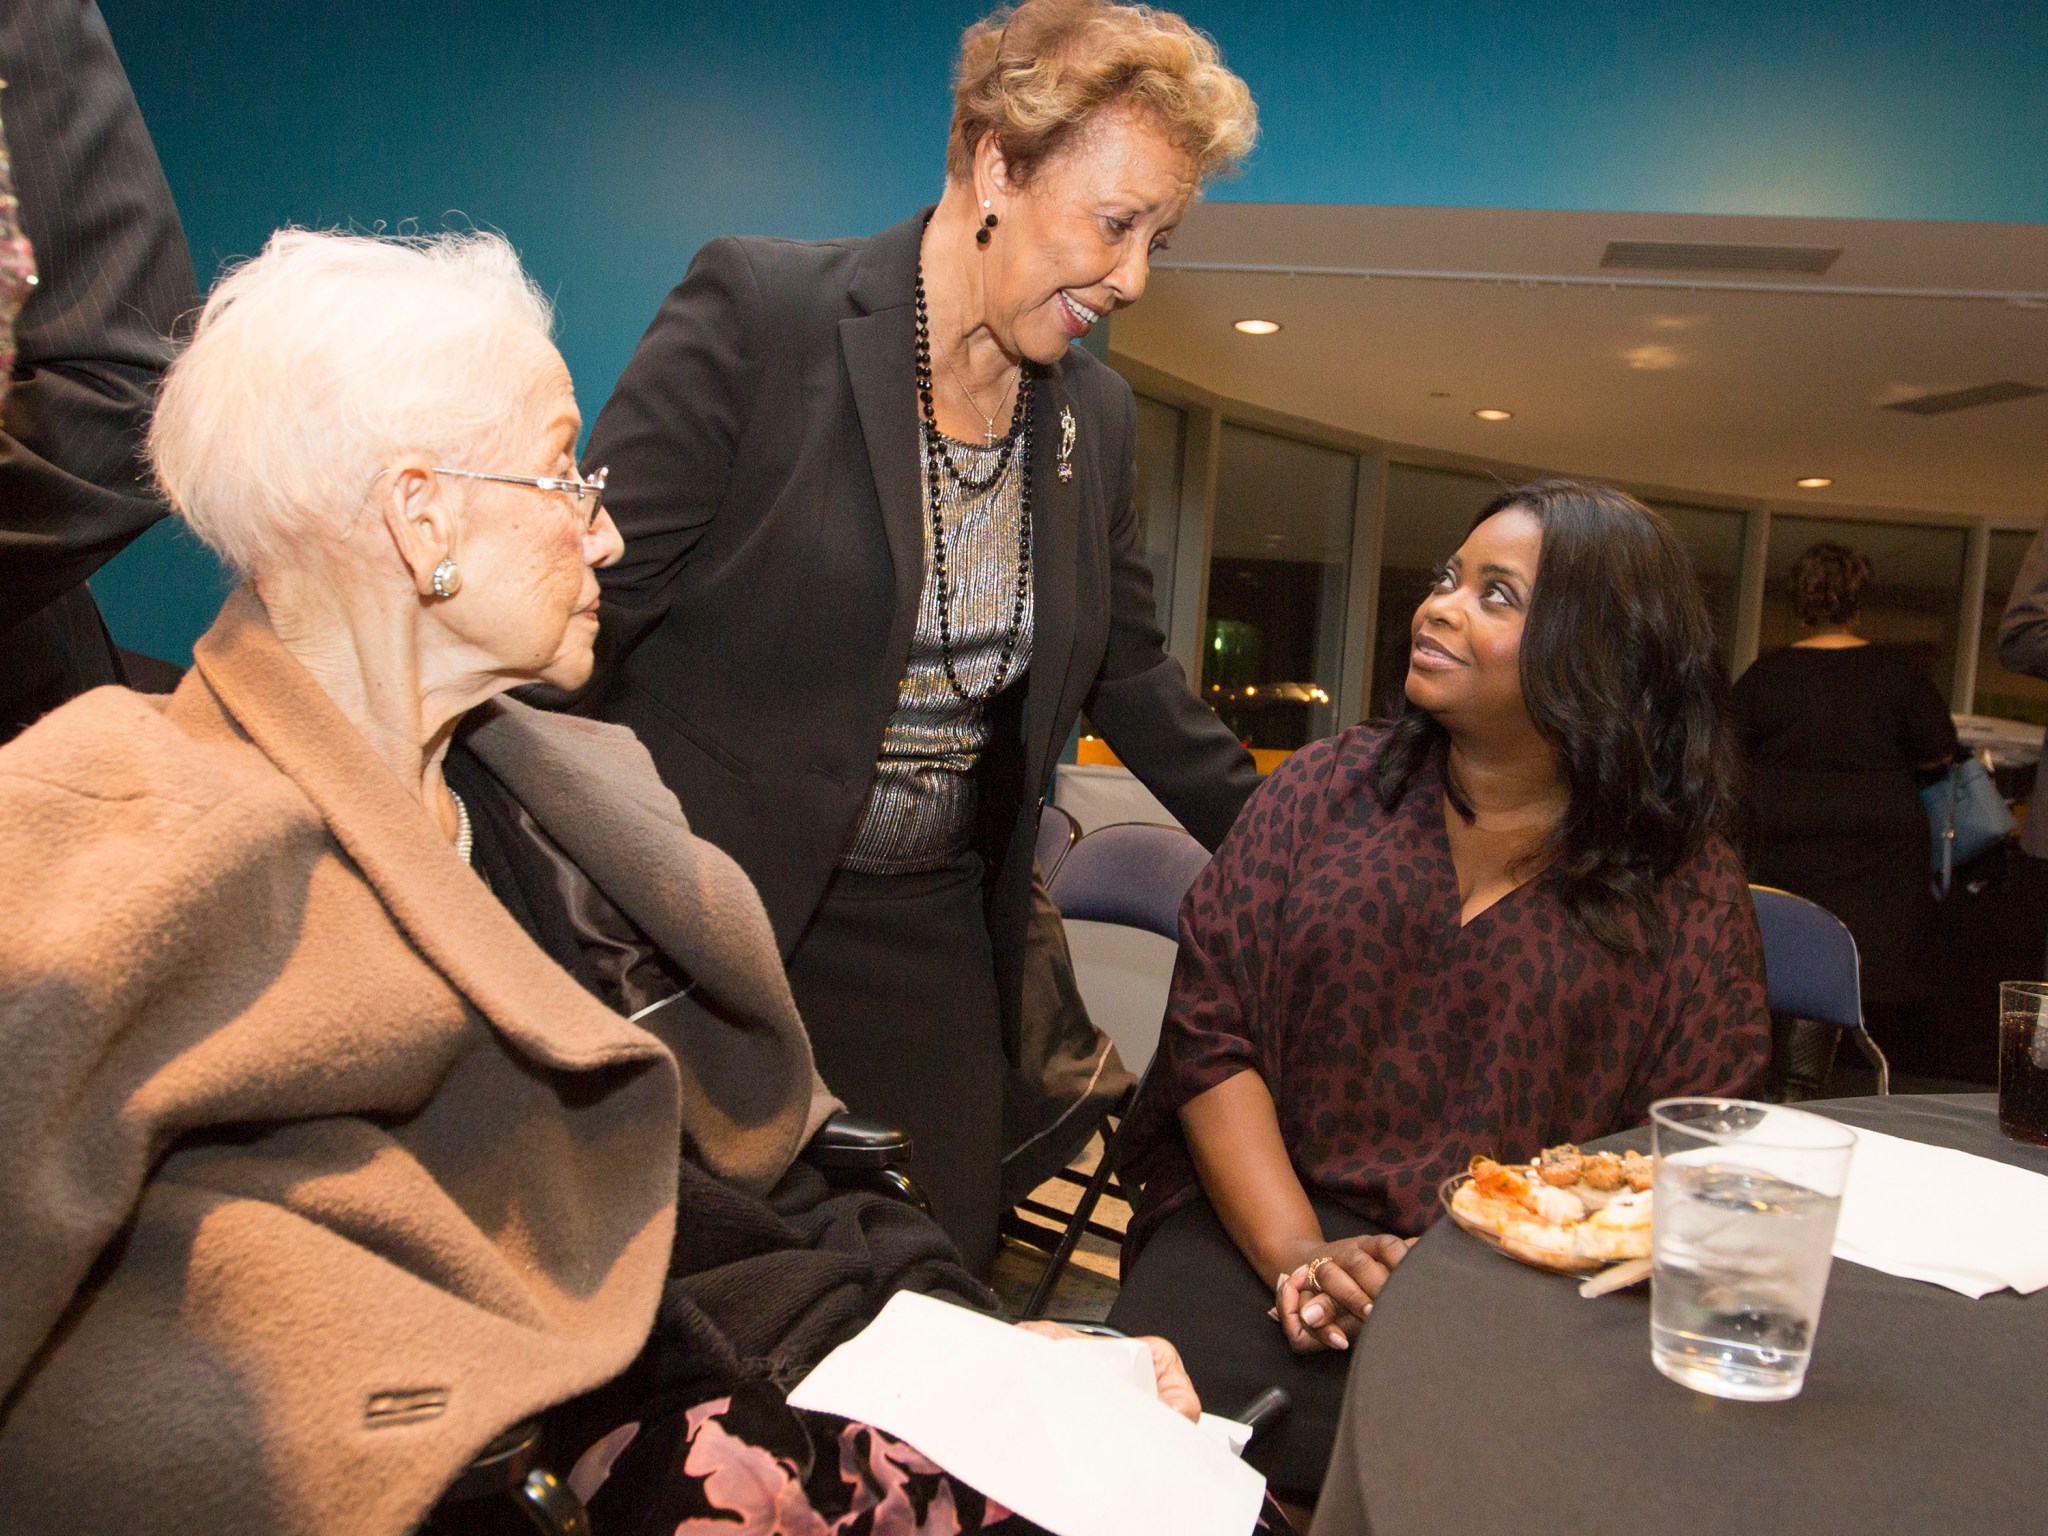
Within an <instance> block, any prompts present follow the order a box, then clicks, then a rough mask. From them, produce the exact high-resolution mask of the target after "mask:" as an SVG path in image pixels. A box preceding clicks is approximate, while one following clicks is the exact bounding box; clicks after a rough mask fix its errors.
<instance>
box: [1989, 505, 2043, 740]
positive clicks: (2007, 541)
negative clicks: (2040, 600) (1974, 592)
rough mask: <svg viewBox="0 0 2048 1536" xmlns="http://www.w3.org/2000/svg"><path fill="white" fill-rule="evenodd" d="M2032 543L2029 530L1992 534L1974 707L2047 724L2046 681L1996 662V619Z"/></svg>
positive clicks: (1991, 712) (2008, 718)
mask: <svg viewBox="0 0 2048 1536" xmlns="http://www.w3.org/2000/svg"><path fill="white" fill-rule="evenodd" d="M2033 542H2034V536H2033V535H2032V534H2031V533H1994V534H1992V535H1991V560H1990V567H1989V569H1988V570H1986V572H1985V573H1984V627H1983V629H1982V630H1980V631H1979V632H1978V635H1977V702H1976V704H1975V705H1974V706H1973V709H1974V712H1975V713H1977V714H1980V715H1998V716H2001V717H2003V718H2004V719H2007V720H2031V721H2033V722H2034V724H2036V725H2048V682H2044V681H2042V680H2041V679H2040V678H2038V677H2023V676H2021V675H2020V674H2019V673H2017V672H2008V671H2006V670H2005V668H2003V667H2001V666H2000V665H1999V664H1998V621H1999V620H2000V619H2001V618H2002V617H2004V615H2005V605H2006V603H2008V602H2009V601H2010V600H2011V599H2012V587H2013V579H2014V578H2015V577H2017V576H2018V575H2019V572H2020V562H2021V561H2022V560H2024V559H2025V558H2026V555H2027V546H2028V545H2030V544H2032V543H2033Z"/></svg>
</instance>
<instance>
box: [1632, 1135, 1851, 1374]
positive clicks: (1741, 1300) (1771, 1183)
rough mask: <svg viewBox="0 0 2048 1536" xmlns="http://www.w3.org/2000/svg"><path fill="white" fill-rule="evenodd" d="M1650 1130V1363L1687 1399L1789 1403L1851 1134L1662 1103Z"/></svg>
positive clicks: (1810, 1328)
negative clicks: (1701, 1395)
mask: <svg viewBox="0 0 2048 1536" xmlns="http://www.w3.org/2000/svg"><path fill="white" fill-rule="evenodd" d="M1650 1123H1651V1135H1652V1136H1653V1138H1654V1146H1655V1151H1656V1159H1657V1175H1656V1190H1657V1195H1656V1201H1655V1210H1656V1216H1655V1221H1654V1224H1653V1227H1652V1232H1651V1269H1650V1358H1651V1359H1652V1360H1653V1361H1654V1362H1655V1363H1656V1366H1657V1369H1658V1370H1660V1371H1662V1372H1663V1373H1664V1374H1665V1375H1666V1376H1669V1377H1670V1378H1671V1379H1672V1380H1673V1381H1676V1382H1680V1383H1682V1384H1683V1385H1685V1386H1688V1387H1691V1388H1692V1389H1693V1390H1694V1391H1695V1392H1706V1393H1710V1394H1712V1395H1713V1396H1715V1397H1732V1398H1739V1399H1741V1400H1743V1401H1746V1402H1760V1403H1768V1402H1777V1401H1780V1400H1782V1399H1784V1398H1788V1397H1797V1396H1798V1395H1799V1389H1800V1387H1801V1386H1802V1385H1804V1384H1805V1381H1806V1362H1807V1361H1808V1360H1809V1359H1810V1358H1811V1357H1812V1355H1813V1335H1814V1330H1815V1329H1816V1328H1817V1327H1818V1326H1819V1325H1820V1303H1821V1297H1822V1296H1823V1295H1825V1294H1826V1292H1827V1288H1828V1265H1829V1261H1830V1259H1831V1253H1830V1250H1831V1249H1832V1248H1833V1246H1834V1241H1835V1218H1836V1217H1837V1216H1838V1215H1839V1214H1840V1213H1841V1209H1842V1189H1843V1187H1844V1185H1845V1184H1846V1183H1847V1181H1848V1177H1849V1154H1850V1151H1851V1150H1852V1149H1853V1148H1854V1147H1855V1145H1856V1133H1855V1132H1854V1131H1852V1130H1850V1129H1849V1128H1848V1127H1847V1126H1845V1125H1839V1124H1837V1123H1836V1122H1834V1121H1832V1120H1825V1119H1823V1118H1821V1117H1820V1116H1819V1115H1812V1114H1808V1113H1806V1112H1805V1111H1804V1110H1798V1109H1786V1108H1784V1107H1783V1106H1781V1105H1776V1104H1752V1103H1750V1102H1749V1101H1747V1100H1745V1099H1662V1100H1659V1101H1658V1102H1657V1103H1655V1104H1653V1105H1651V1106H1650Z"/></svg>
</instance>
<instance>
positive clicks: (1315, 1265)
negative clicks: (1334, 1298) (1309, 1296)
mask: <svg viewBox="0 0 2048 1536" xmlns="http://www.w3.org/2000/svg"><path fill="white" fill-rule="evenodd" d="M1336 1262H1337V1261H1336V1260H1335V1259H1334V1258H1332V1257H1331V1256H1330V1255H1329V1254H1327V1253H1326V1254H1323V1255H1321V1256H1320V1257H1318V1258H1313V1259H1310V1260H1309V1261H1308V1283H1309V1284H1310V1285H1312V1286H1314V1287H1315V1288H1316V1289H1317V1290H1319V1291H1320V1290H1321V1289H1322V1288H1323V1280H1322V1270H1323V1266H1324V1265H1325V1264H1334V1263H1336Z"/></svg>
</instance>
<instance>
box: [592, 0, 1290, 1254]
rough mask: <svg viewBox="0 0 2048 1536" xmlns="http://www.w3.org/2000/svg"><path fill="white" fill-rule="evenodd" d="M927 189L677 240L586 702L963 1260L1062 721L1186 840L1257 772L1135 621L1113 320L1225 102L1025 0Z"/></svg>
mask: <svg viewBox="0 0 2048 1536" xmlns="http://www.w3.org/2000/svg"><path fill="white" fill-rule="evenodd" d="M958 80H959V85H958V91H957V94H956V103H955V113H954V122H953V130H952V139H951V143H950V146H949V150H948V165H947V169H948V176H947V182H946V187H945V192H944V195H943V197H942V198H941V200H940V202H939V204H938V206H937V207H936V208H935V209H927V210H926V211H924V212H923V213H920V214H918V215H916V216H914V217H912V218H910V219H908V220H906V221H905V222H903V223H902V224H899V225H897V226H896V227H895V228H893V229H889V230H886V231H884V232H883V233H882V234H880V235H877V236H875V237H874V238H873V239H871V240H844V241H828V242H822V243H816V244H811V243H801V242H795V241H786V240H767V239H722V240H716V241H713V242H712V243H711V244H709V245H707V246H706V247H704V249H703V250H701V251H700V252H698V254H697V257H696V259H695V260H694V261H693V262H692V263H691V266H690V270H689V273H688V275H687V276H686V277H685V278H684V279H683V281H682V283H681V284H680V285H679V286H678V287H677V288H676V289H675V291H674V292H673V293H671V294H670V295H669V297H668V299H667V301H666V302H665V303H664V304H663V305H662V307H661V310H660V312H659V313H658V314H657V315H656V316H655V319H654V323H653V324H652V325H651V326H650V327H649V328H648V331H647V334H646V336H645V337H644V338H643V339H642V341H641V343H640V346H639V349H638V350H637V351H636V352H635V354H634V356H633V359H632V361H631V363H630V364H629V365H628V366H627V369H626V371H625V374H624V375H623V377H622V378H621V379H620V382H619V385H618V388H617V390H616V392H615V393H614V394H613V395H612V398H611V400H610V402H609V403H608V404H607V405H606V406H605V408H604V411H603V413H602V414H601V415H600V416H599V417H598V420H597V425H596V427H595V429H594V430H593V432H592V435H591V442H590V450H589V456H588V462H589V463H590V464H591V465H593V466H596V465H607V466H609V468H610V471H611V481H610V484H611V491H610V493H609V495H608V497H607V505H608V506H609V507H610V509H611V512H612V515H613V517H614V518H615V519H616V520H617V522H618V525H619V528H620V530H621V532H622V533H623V534H624V535H625V538H626V554H625V557H624V559H622V560H621V561H620V562H619V564H617V565H616V566H614V567H612V568H611V569H610V570H608V571H606V572H604V573H603V581H604V611H603V619H604V624H603V643H602V650H603V652H604V663H603V671H602V674H601V677H600V682H599V685H598V689H597V691H596V692H595V694H594V695H593V696H592V697H593V699H594V703H589V704H586V707H594V708H595V709H596V710H597V711H598V712H600V713H602V714H604V715H605V716H607V717H608V718H610V719H614V720H618V721H622V722H624V723H626V724H628V725H630V726H632V727H633V728H634V730H635V731H637V732H638V733H639V735H640V737H641V739H642V740H643V741H645V742H646V744H647V746H648V748H649V750H650V751H652V753H653V754H654V759H655V762H656V763H657V764H658V765H659V766H660V769H661V772H662V775H663V777H664V778H665V779H666V780H667V781H668V783H669V785H670V787H671V788H673V789H674V790H675V792H676V794H677V796H678V798H679V799H680V800H681V801H682V804H683V807H684V809H685V811H686V812H687V813H688V815H689V817H690V821H691V824H692V826H693V827H694V828H695V830H696V831H697V832H698V833H699V834H700V835H701V836H704V837H707V838H709V839H710V840H711V841H712V842H714V843H716V844H718V845H719V846H720V847H722V848H724V849H726V850H727V851H728V852H730V853H731V854H732V855H733V856H734V857H735V858H736V859H738V860H739V862H740V864H741V865H742V866H743V867H744V868H745V869H746V870H747V872H748V873H749V874H750V875H751V876H752V877H753V879H754V881H755V883H756V885H758V886H759V888H760V891H761V895H762V898H763V900H764V901H765V902H766V904H767V908H768V912H769V915H770V917H771V919H772V920H773V922H774V924H775V928H776V932H777V936H778V938H779V940H780V942H781V944H782V947H783V952H784V954H785V956H786V957H787V959H788V963H789V971H790V982H791V985H792V987H793V988H794V990H795V992H796V997H797V1001H798V1004H799V1005H800V1007H801V1008H802V1011H803V1014H804V1018H805V1020H806V1021H807V1022H808V1024H809V1026H810V1029H811V1035H812V1040H813V1043H814V1046H815V1049H816V1052H817V1057H818V1065H819V1068H820V1071H821V1072H822V1073H823V1075H824V1077H825V1079H826V1081H827V1082H828V1083H829V1084H830V1085H831V1086H832V1088H833V1089H834V1091H835V1092H837V1093H838V1094H840V1095H841V1096H842V1097H843V1098H844V1099H845V1100H846V1101H847V1102H848V1104H849V1105H851V1106H852V1108H853V1109H854V1110H855V1111H856V1112H858V1113H861V1114H865V1115H870V1116H873V1117H876V1118H879V1119H883V1120H886V1121H888V1122H890V1123H892V1124H896V1125H900V1126H902V1127H903V1128H905V1129H906V1130H908V1131H909V1132H910V1133H911V1136H912V1138H913V1140H914V1141H915V1143H916V1153H915V1156H914V1158H913V1162H912V1166H913V1170H914V1171H915V1172H916V1173H917V1174H918V1176H919V1177H920V1179H921V1180H922V1182H923V1183H924V1184H925V1185H926V1187H927V1189H928V1190H929V1192H930V1193H931V1196H932V1200H933V1205H934V1208H935V1212H936V1214H937V1215H938V1217H939V1219H940V1221H941V1222H942V1223H943V1224H944V1225H945V1226H946V1228H947V1229H948V1231H949V1232H951V1233H952V1235H953V1237H954V1239H955V1241H956V1242H958V1243H959V1245H960V1247H961V1250H962V1253H963V1256H964V1257H965V1258H966V1260H967V1262H968V1263H969V1264H970V1265H972V1266H974V1267H976V1268H977V1269H981V1270H985V1269H986V1268H987V1266H988V1264H989V1262H990V1261H991V1260H992V1258H993V1256H994V1253H995V1248H996V1230H997V1219H998V1215H999V1205H1000V1197H999V1189H1000V1165H1001V1157H1002V1148H1001V1131H1002V1100H1003V1080H1004V1072H1005V1054H1006V1048H1007V1050H1008V1054H1009V1055H1010V1057H1011V1058H1012V1059H1014V1057H1015V1054H1016V1051H1015V1041H1016V1036H1017V1026H1018V1019H1017V1013H1018V994H1019V986H1020V983H1019V976H1020V967H1021V962H1022V954H1023V948H1024V936H1025V929H1026V921H1027V916H1028V912H1029V907H1030V894H1031V892H1030V887H1031V871H1032V846H1033V840H1034V838H1035V837H1036V835H1037V823H1038V810H1039V807H1040V805H1042V804H1043V796H1044V794H1045V791H1046V789H1047V788H1048V786H1049V784H1050V782H1051V777H1052V771H1053V768H1054V765H1055V763H1056V761H1057V759H1058V755H1059V752H1060V749H1061V747H1062V745H1063V744H1064V743H1065V742H1066V740H1067V738H1068V735H1069V733H1070V732H1071V730H1072V728H1073V725H1074V721H1075V718H1076V716H1077V714H1078V713H1079V712H1080V711H1081V710H1082V709H1083V708H1085V709H1086V710H1087V712H1088V716H1089V719H1090V721H1091V722H1092V723H1093V725H1094V726H1095V727H1096V728H1097V729H1098V730H1100V731H1101V732H1102V733H1103V735H1104V736H1106V737H1107V738H1108V740H1109V741H1110V743H1111V744H1112V745H1113V746H1114V747H1115V748H1116V750H1117V751H1118V753H1119V754H1120V755H1121V756H1122V757H1123V759H1124V760H1125V761H1126V762H1127V763H1129V764H1130V766H1131V767H1132V769H1133V770H1134V771H1135V772H1136V773H1137V774H1138V775H1139V777H1140V778H1142V779H1143V780H1144V781H1145V783H1146V784H1147V785H1148V786H1149V787H1150V788H1151V789H1152V790H1153V792H1154V793H1156V794H1157V795H1158V796H1159V797H1160V798H1161V799H1162V800H1163V801H1164V802H1165V803H1166V804H1167V805H1168V806H1169V807H1170V808H1171V809H1172V810H1173V811H1174V813H1175V814H1176V815H1178V816H1179V817H1180V818H1181V820H1182V821H1183V822H1185V823H1186V824H1187V826H1188V828H1189V829H1190V830H1191V831H1193V832H1194V833H1195V835H1196V836H1197V837H1199V838H1201V839H1202V840H1203V841H1204V842H1205V843H1207V844H1208V845H1209V846H1211V847H1214V846H1215V845H1216V843H1218V842H1219V841H1220V840H1221V839H1222V837H1223V836H1224V834H1225V833H1226V832H1227V831H1228V830H1229V828H1230V825H1231V822H1232V821H1233V820H1234V819H1235V817H1236V814H1237V811H1238V808H1239V806H1240V805H1242V803H1243V801H1244V799H1245V797H1246V796H1247V795H1248V794H1249V793H1250V791H1251V789H1252V787H1253V785H1254V783H1255V775H1254V772H1253V768H1252V765H1251V761H1250V758H1249V756H1248V754H1247V753H1246V752H1245V751H1244V750H1243V748H1242V747H1241V746H1240V745H1239V743H1238V742H1237V741H1236V740H1235V739H1234V738H1233V737H1232V735H1231V734H1230V732H1229V731H1228V730H1227V729H1226V728H1225V727H1224V726H1223V725H1222V724H1221V722H1219V721H1218V720H1217V719H1216V717H1215V716H1214V715H1213V714H1212V713H1210V711H1209V710H1208V709H1207V708H1206V707H1205V706H1204V705H1202V704H1201V703H1200V702H1199V701H1198V700H1197V699H1196V698H1195V697H1194V695H1193V694H1192V693H1191V691H1190V690H1189V687H1188V684H1187V680H1186V678H1185V677H1184V676H1183V674H1182V672H1181V670H1180V668H1179V666H1178V665H1177V664H1176V663H1175V662H1173V661H1172V660H1170V659H1169V658H1168V657H1167V656H1166V654H1165V652H1164V648H1163V642H1162V640H1161V636H1160V633H1159V629H1158V626H1157V623H1156V621H1155V617H1154V608H1153V596H1152V584H1151V579H1150V575H1149V573H1148V571H1147V568H1146V565H1145V563H1144V559H1143V556H1142V554H1141V552H1140V548H1139V543H1138V528H1137V522H1136V516H1135V511H1134V507H1133V483H1134V466H1133V457H1132V454H1133V434H1134V420H1135V413H1134V406H1133V402H1132V398H1131V392H1130V389H1129V388H1128V387H1127V386H1126V385H1125V384H1124V383H1123V381H1122V380H1121V379H1119V378H1118V377H1117V376H1116V375H1115V374H1114V373H1112V372H1111V371H1110V370H1109V369H1108V368H1106V367H1104V366H1103V365H1102V364H1101V363H1099V362H1097V361H1096V360H1095V359H1094V358H1093V357H1090V356H1089V355H1087V354H1086V353H1085V352H1082V351H1080V350H1078V349H1076V348H1072V347H1071V346H1070V345H1069V344H1070V342H1072V341H1073V340H1075V339H1077V338H1078V337H1079V336H1081V335H1085V334H1086V331H1087V329H1088V328H1089V326H1090V325H1091V324H1092V323H1093V321H1094V320H1095V319H1098V318H1100V317H1101V316H1103V315H1105V314H1107V313H1108V312H1110V311H1111V310H1113V309H1115V308H1117V307H1119V306H1121V305H1124V304H1129V303H1132V302H1135V301H1136V299H1137V298H1138V296H1139V295H1140V293H1141V292H1142V291H1143V288H1144V283H1145V278H1146V273H1147V264H1148V261H1149V258H1150V255H1151V253H1152V251H1153V250H1154V249H1156V248H1157V246H1158V245H1159V244H1160V243H1161V242H1163V240H1164V238H1165V236H1166V235H1167V233H1168V232H1170V231H1171V230H1172V228H1173V227H1174V226H1175V225H1176V224H1177V223H1178V222H1179V220H1180V217H1181V215H1182V213H1183V212H1184V211H1185V209H1186V207H1187V205H1188V203H1189V202H1190V201H1192V199H1193V197H1194V196H1195V194H1196V192H1197V190H1198V188H1199V185H1200V183H1201V181H1202V180H1203V179H1204V178H1205V177H1206V176H1208V175H1210V174H1212V173H1214V172H1215V171H1216V170H1217V169H1219V168H1221V167H1223V166H1225V165H1228V164H1230V163H1232V162H1234V161H1235V160H1237V159H1238V158H1240V157H1241V156H1242V155H1243V153H1244V152H1245V151H1246V150H1247V149H1248V148H1249V147H1250V143H1251V138H1252V134H1253V131H1254V118H1253V108H1252V104H1251V99H1250V95H1249V93H1248V92H1247V91H1246V90H1245V88H1244V85H1243V82H1241V81H1240V80H1238V78H1237V77H1236V76H1235V75H1232V74H1231V73H1230V72H1229V71H1228V70H1227V69H1225V68H1224V67H1223V65H1222V64H1221V62H1220V60H1219V59H1218V57H1217V55H1216V51H1215V48H1214V45H1213V44H1211V43H1210V42H1209V41H1208V40H1207V39H1206V38H1204V37H1202V36H1201V35H1200V34H1199V33H1196V32H1195V31H1193V29H1191V28H1190V27H1188V26H1187V24H1186V23H1185V22H1183V21H1181V20H1180V19H1179V18H1178V17H1175V16H1172V15H1169V14H1166V13H1162V12H1156V11H1152V12H1147V11H1144V10H1141V9H1139V8H1137V7H1131V6H1124V5H1118V4H1112V3H1108V0H1027V3H1025V4H1023V5H1021V6H1019V7H1017V8H1016V9H1015V10H1014V11H1011V12H1008V13H1004V12H998V13H997V14H996V15H994V16H992V17H990V18H989V19H988V20H986V21H984V22H981V23H978V24H977V25H975V26H973V27H970V28H969V29H968V31H967V33H966V34H965V37H964V39H963V43H962V54H961V59H960V65H959V72H958Z"/></svg>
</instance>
